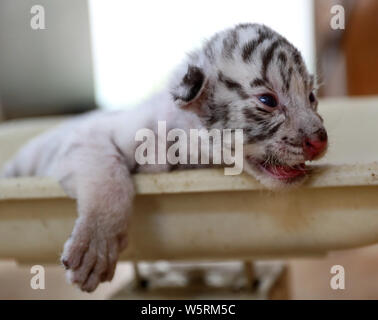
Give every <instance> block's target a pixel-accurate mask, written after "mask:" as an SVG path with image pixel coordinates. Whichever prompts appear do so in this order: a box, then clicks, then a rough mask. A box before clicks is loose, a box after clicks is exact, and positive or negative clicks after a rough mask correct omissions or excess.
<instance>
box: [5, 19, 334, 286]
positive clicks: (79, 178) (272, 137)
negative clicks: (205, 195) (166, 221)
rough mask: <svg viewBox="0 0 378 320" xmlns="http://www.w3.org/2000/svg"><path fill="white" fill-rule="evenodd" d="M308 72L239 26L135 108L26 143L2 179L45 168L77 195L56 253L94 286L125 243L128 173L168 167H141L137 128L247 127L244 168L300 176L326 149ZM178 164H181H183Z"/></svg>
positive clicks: (262, 35) (271, 181)
mask: <svg viewBox="0 0 378 320" xmlns="http://www.w3.org/2000/svg"><path fill="white" fill-rule="evenodd" d="M314 91H315V83H314V77H313V76H311V75H309V73H308V71H307V69H306V67H305V64H304V62H303V59H302V57H301V54H300V53H299V51H298V50H297V49H296V48H295V47H294V46H293V45H292V44H290V43H289V42H288V41H287V40H286V39H285V38H283V37H282V36H280V35H279V34H277V33H276V32H274V31H273V30H271V29H269V28H268V27H266V26H263V25H259V24H240V25H237V26H236V27H234V28H231V29H228V30H225V31H222V32H220V33H217V34H216V35H215V36H213V37H212V38H211V39H210V40H209V41H208V42H206V43H205V44H204V46H203V47H202V48H201V49H199V50H197V51H194V52H193V53H191V54H190V55H188V57H187V59H186V61H185V62H184V63H183V64H182V65H181V66H180V67H179V68H178V69H177V71H176V72H175V73H174V77H173V79H172V83H171V85H170V86H169V87H168V88H167V89H165V90H163V91H162V92H160V93H159V94H157V95H155V96H153V97H152V98H151V99H150V100H148V101H146V102H145V103H142V104H141V105H139V106H137V108H135V109H133V110H130V111H129V110H127V111H120V112H110V113H105V112H94V113H90V114H87V115H83V116H79V117H77V118H75V119H74V120H71V121H68V122H67V123H65V124H63V125H61V126H59V127H58V128H56V129H53V130H52V131H50V132H47V133H45V134H43V135H41V136H39V137H37V138H35V139H33V140H32V141H31V142H30V143H29V144H27V145H26V146H25V147H24V148H22V149H21V151H20V152H19V153H18V154H17V155H16V156H15V157H14V159H12V160H11V161H10V162H9V163H8V164H7V166H6V167H5V169H4V171H3V176H4V177H14V176H30V175H39V176H51V177H54V178H56V179H58V180H59V181H60V182H61V184H62V186H63V187H64V189H65V190H66V192H67V193H68V194H69V195H70V196H72V197H74V198H76V199H77V203H78V214H79V216H78V219H77V221H76V223H75V226H74V229H73V232H72V235H71V236H70V238H69V239H68V240H67V242H66V244H65V246H64V250H63V254H62V258H61V261H62V263H63V265H64V266H65V267H66V269H67V272H68V277H69V279H70V281H71V282H73V283H75V284H77V285H78V286H79V287H80V288H81V289H82V290H84V291H88V292H91V291H93V290H95V289H96V287H97V286H98V284H99V283H100V282H103V281H110V280H111V279H112V278H113V274H114V271H115V267H116V263H117V259H118V255H119V253H120V252H121V251H122V250H123V249H124V248H125V247H126V245H127V224H128V219H129V216H130V214H131V211H132V202H133V197H134V193H135V191H134V186H133V183H132V179H131V178H130V175H131V174H132V173H135V172H141V171H166V170H171V169H173V168H172V166H171V165H169V164H166V165H156V166H154V165H148V166H143V165H138V163H136V160H135V150H136V148H137V146H138V142H136V141H135V133H136V131H137V130H138V129H140V128H149V129H152V130H153V131H154V132H156V131H157V122H158V121H159V120H162V121H166V123H167V130H169V129H170V128H180V129H183V130H185V131H186V132H187V131H188V130H189V129H194V128H197V129H213V128H217V129H226V128H229V129H243V137H244V145H243V151H244V170H245V171H246V172H248V173H249V174H251V175H253V176H254V177H256V178H257V179H258V180H259V181H260V182H261V183H263V184H264V185H266V186H267V187H269V188H276V187H282V186H283V187H284V186H288V185H292V184H293V183H296V184H298V183H299V182H301V181H303V179H304V178H305V176H306V175H307V172H308V170H307V169H306V165H305V161H306V160H313V159H316V158H319V157H320V156H321V155H322V154H323V153H324V152H325V150H326V148H327V133H326V130H325V129H324V127H323V124H322V122H323V121H322V118H321V117H320V116H319V114H318V113H317V100H316V97H315V92H314ZM179 167H180V166H179Z"/></svg>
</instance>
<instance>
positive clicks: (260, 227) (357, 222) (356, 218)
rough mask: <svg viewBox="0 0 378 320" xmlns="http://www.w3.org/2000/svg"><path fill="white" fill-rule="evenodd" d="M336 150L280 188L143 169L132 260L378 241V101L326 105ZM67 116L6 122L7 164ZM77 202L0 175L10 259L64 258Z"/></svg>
mask: <svg viewBox="0 0 378 320" xmlns="http://www.w3.org/2000/svg"><path fill="white" fill-rule="evenodd" d="M321 114H322V115H323V116H324V118H325V122H326V127H327V128H328V133H329V136H330V148H329V153H328V155H327V156H326V158H325V159H324V160H322V162H320V163H319V164H317V168H316V170H315V173H314V175H313V176H312V178H311V179H309V181H308V182H307V183H306V185H305V186H304V187H302V188H300V189H298V190H295V191H291V192H285V193H278V194H275V193H272V192H270V191H266V190H263V188H262V187H261V185H260V184H259V183H257V182H256V181H255V180H254V179H253V178H252V177H250V176H247V175H240V176H224V175H223V170H215V169H214V170H193V171H181V172H173V173H164V174H149V175H147V174H138V175H135V176H134V179H135V183H136V186H137V191H138V195H137V199H136V204H135V213H134V216H133V221H132V226H131V239H130V246H129V248H128V249H127V250H126V251H125V253H124V254H123V258H125V259H136V260H157V259H167V260H170V259H188V260H193V259H206V260H210V259H222V260H224V259H238V258H256V257H284V256H302V255H311V254H316V255H318V254H324V253H326V252H327V251H330V250H335V249H342V248H349V247H356V246H362V245H367V244H372V243H376V242H378V162H376V160H378V141H377V138H378V125H377V123H378V99H348V100H327V101H323V102H322V103H321ZM56 123H57V119H45V120H42V119H38V120H28V121H22V122H19V123H16V124H12V123H9V124H3V125H1V126H0V150H1V151H0V152H1V154H0V164H1V163H4V162H5V160H6V159H7V158H9V157H10V156H11V154H12V153H13V152H15V150H17V148H18V146H19V145H20V144H21V143H22V142H23V141H25V140H26V139H27V138H30V137H31V136H33V135H35V134H37V133H38V132H40V131H43V130H46V128H48V127H50V126H51V125H53V124H56ZM75 217H76V209H75V202H74V201H73V200H71V199H68V198H67V197H66V196H65V194H64V193H63V191H62V189H61V188H60V187H59V185H58V184H57V183H56V182H55V181H52V180H50V179H41V178H20V179H9V180H2V181H1V180H0V259H1V258H12V259H16V260H18V261H20V262H38V263H42V262H54V261H56V262H57V261H58V258H59V254H60V252H61V250H62V247H63V243H64V241H65V240H66V239H67V237H68V236H69V234H70V232H71V230H72V226H73V222H74V219H75Z"/></svg>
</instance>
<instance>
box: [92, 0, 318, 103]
mask: <svg viewBox="0 0 378 320" xmlns="http://www.w3.org/2000/svg"><path fill="white" fill-rule="evenodd" d="M89 8H90V20H91V26H92V43H93V54H94V71H95V83H96V96H97V102H98V103H99V104H100V105H101V106H102V107H104V108H107V109H116V108H122V107H125V106H126V105H128V104H133V103H135V102H138V101H139V100H140V99H142V98H143V97H145V96H146V95H148V94H150V93H151V92H153V91H154V90H157V89H158V88H159V87H160V86H162V85H163V84H164V80H165V79H166V78H167V75H168V74H169V72H170V71H171V70H172V68H173V67H174V66H175V65H176V64H177V63H178V62H179V61H180V59H181V58H182V56H183V54H184V53H185V52H186V51H189V50H190V49H192V48H193V47H194V46H198V45H199V44H200V43H201V41H202V40H203V39H204V38H205V37H209V36H211V35H212V34H213V33H214V32H216V31H219V30H221V29H223V28H225V27H228V26H232V25H234V24H237V23H240V22H260V23H264V24H266V25H269V26H270V27H272V28H273V29H275V30H277V31H279V32H280V33H282V34H283V35H285V36H286V37H287V38H288V39H289V40H290V41H292V42H293V43H294V44H295V45H296V46H297V47H298V48H299V49H300V50H301V51H302V53H303V55H304V58H305V60H306V62H307V63H308V65H309V68H310V70H312V71H313V70H314V53H313V52H314V50H313V48H314V44H313V32H312V23H313V22H312V0H290V1H282V0H232V1H230V0H218V1H210V0H191V1H183V0H138V1H125V0H107V1H98V0H89Z"/></svg>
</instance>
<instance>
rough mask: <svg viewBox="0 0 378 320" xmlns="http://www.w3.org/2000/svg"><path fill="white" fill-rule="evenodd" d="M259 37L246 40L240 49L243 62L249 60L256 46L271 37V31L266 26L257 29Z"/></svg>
mask: <svg viewBox="0 0 378 320" xmlns="http://www.w3.org/2000/svg"><path fill="white" fill-rule="evenodd" d="M258 34H259V37H258V38H257V39H254V40H250V41H248V42H247V43H246V44H245V45H244V47H243V50H242V58H243V61H244V62H249V61H250V59H251V56H252V54H253V52H254V51H255V50H256V48H257V47H258V46H259V45H260V44H262V43H263V42H264V41H265V40H267V39H272V38H273V32H272V31H271V30H269V29H267V28H265V29H263V30H261V29H260V30H259V31H258Z"/></svg>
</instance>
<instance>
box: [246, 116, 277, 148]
mask: <svg viewBox="0 0 378 320" xmlns="http://www.w3.org/2000/svg"><path fill="white" fill-rule="evenodd" d="M283 123H284V121H282V122H280V123H277V124H275V125H274V126H273V127H270V128H266V129H264V128H262V131H263V132H262V133H259V134H257V135H250V136H249V137H248V139H247V140H248V143H255V142H258V141H262V140H266V139H269V138H271V137H272V136H273V135H274V134H275V133H276V132H277V131H278V129H279V128H280V127H281V125H282V124H283ZM266 130H267V131H266ZM249 131H252V129H250V130H249Z"/></svg>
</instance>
